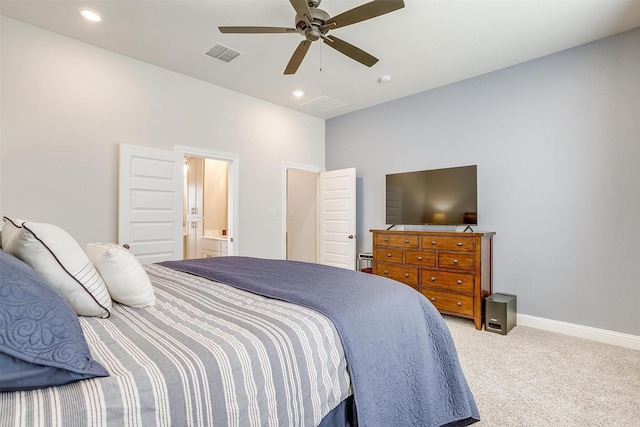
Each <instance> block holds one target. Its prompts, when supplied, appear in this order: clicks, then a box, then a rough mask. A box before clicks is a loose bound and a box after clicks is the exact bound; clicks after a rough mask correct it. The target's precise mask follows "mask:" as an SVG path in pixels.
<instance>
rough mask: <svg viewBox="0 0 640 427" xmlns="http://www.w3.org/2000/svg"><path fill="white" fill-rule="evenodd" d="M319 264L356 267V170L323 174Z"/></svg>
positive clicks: (350, 268) (320, 203)
mask: <svg viewBox="0 0 640 427" xmlns="http://www.w3.org/2000/svg"><path fill="white" fill-rule="evenodd" d="M318 196H319V200H320V202H319V206H320V209H319V210H320V239H319V245H320V247H319V250H318V254H319V258H320V259H319V262H320V264H326V265H332V266H334V267H342V268H347V269H349V270H355V268H356V170H355V168H349V169H340V170H335V171H328V172H322V173H320V192H319V195H318Z"/></svg>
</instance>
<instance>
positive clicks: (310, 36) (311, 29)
mask: <svg viewBox="0 0 640 427" xmlns="http://www.w3.org/2000/svg"><path fill="white" fill-rule="evenodd" d="M309 3H310V5H311V2H309ZM318 3H319V2H318ZM309 11H310V12H311V16H310V17H309V23H310V24H311V26H309V25H307V20H306V19H305V17H304V16H300V15H296V29H297V30H298V32H299V33H300V34H302V35H303V36H305V37H306V38H307V40H309V41H312V42H313V41H316V40H318V39H319V38H320V37H322V36H323V35H324V34H326V33H327V31H329V29H328V28H324V29H320V27H321V26H323V25H324V23H325V22H327V21H328V20H329V18H330V16H329V14H328V13H327V12H325V11H324V10H322V9H317V8H315V7H312V8H309Z"/></svg>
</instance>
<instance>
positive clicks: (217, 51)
mask: <svg viewBox="0 0 640 427" xmlns="http://www.w3.org/2000/svg"><path fill="white" fill-rule="evenodd" d="M206 55H208V56H210V57H212V58H216V59H219V60H220V61H224V62H231V61H233V60H234V59H235V58H237V57H238V56H240V55H242V52H238V51H237V50H235V49H231V48H230V47H229V46H225V45H223V44H220V43H218V44H216V45H215V46H214V47H212V48H211V49H209V51H208V52H207V53H206Z"/></svg>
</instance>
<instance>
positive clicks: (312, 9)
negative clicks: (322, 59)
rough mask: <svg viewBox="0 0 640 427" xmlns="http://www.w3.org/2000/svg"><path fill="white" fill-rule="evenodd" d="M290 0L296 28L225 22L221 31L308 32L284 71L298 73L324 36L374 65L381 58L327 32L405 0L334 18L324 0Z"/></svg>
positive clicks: (376, 2) (379, 1)
mask: <svg viewBox="0 0 640 427" xmlns="http://www.w3.org/2000/svg"><path fill="white" fill-rule="evenodd" d="M289 2H290V3H291V5H292V6H293V8H294V10H295V12H296V18H295V28H283V27H251V26H244V27H224V26H221V27H218V29H219V30H220V32H221V33H227V34H275V33H298V34H301V35H302V36H304V38H305V39H304V40H303V41H301V42H300V44H299V45H298V47H297V48H296V50H295V51H294V52H293V56H291V59H290V60H289V63H288V64H287V66H286V68H285V70H284V74H295V72H296V71H297V70H298V67H300V64H301V63H302V60H303V59H304V57H305V55H306V54H307V51H308V50H309V47H310V46H311V43H313V42H314V41H317V40H320V39H322V41H323V42H324V43H325V44H326V45H328V46H330V47H332V48H333V49H335V50H337V51H338V52H340V53H342V54H344V55H346V56H348V57H349V58H351V59H353V60H355V61H358V62H360V63H361V64H363V65H366V66H367V67H371V66H373V64H375V63H376V62H378V58H376V57H374V56H372V55H370V54H368V53H367V52H365V51H363V50H362V49H360V48H358V47H356V46H354V45H352V44H350V43H347V42H346V41H344V40H341V39H339V38H338V37H335V36H330V35H327V33H328V32H329V31H330V30H334V29H336V28H340V27H346V26H347V25H351V24H355V23H357V22H362V21H366V20H367V19H371V18H375V17H377V16H380V15H384V14H386V13H389V12H393V11H395V10H398V9H402V8H403V7H404V1H403V0H373V1H371V2H369V3H365V4H363V5H361V6H357V7H354V8H353V9H350V10H347V11H346V12H343V13H341V14H339V15H336V16H334V17H333V18H332V17H331V16H330V15H329V14H328V13H327V12H325V11H324V10H322V9H318V6H320V0H289Z"/></svg>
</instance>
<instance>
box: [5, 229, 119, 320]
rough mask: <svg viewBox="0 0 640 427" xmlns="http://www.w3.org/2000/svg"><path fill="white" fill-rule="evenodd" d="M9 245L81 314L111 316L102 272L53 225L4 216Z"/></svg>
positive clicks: (10, 250)
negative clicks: (101, 275)
mask: <svg viewBox="0 0 640 427" xmlns="http://www.w3.org/2000/svg"><path fill="white" fill-rule="evenodd" d="M5 230H6V231H7V232H9V236H10V238H7V243H8V244H9V247H7V248H4V250H5V251H6V252H9V253H10V254H12V255H14V256H16V257H17V258H19V259H21V260H22V261H24V262H26V263H27V264H29V265H30V266H31V267H33V268H34V269H35V270H36V271H37V272H38V273H40V274H41V275H42V276H44V278H45V279H47V281H48V282H49V284H50V285H51V286H52V287H53V288H55V289H56V290H57V291H58V292H60V294H61V295H62V296H63V297H64V298H65V299H66V300H67V301H68V302H69V304H71V306H72V307H73V309H74V311H75V312H76V313H77V314H79V315H81V316H96V317H109V314H110V313H109V310H110V309H111V296H110V295H109V292H108V291H107V287H106V286H105V284H104V281H103V280H102V277H100V274H99V273H98V271H97V270H96V269H95V267H94V266H93V265H92V264H91V262H90V261H89V258H87V255H86V254H85V253H84V252H83V251H82V248H81V247H80V246H79V245H78V243H76V241H75V240H74V239H73V237H71V236H70V235H69V234H68V233H67V232H66V231H64V230H63V229H61V228H59V227H56V226H55V225H51V224H41V223H36V222H29V221H25V222H22V221H19V220H12V219H10V218H6V217H5V223H4V226H3V228H2V234H3V247H4V243H5V242H4V234H5Z"/></svg>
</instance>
